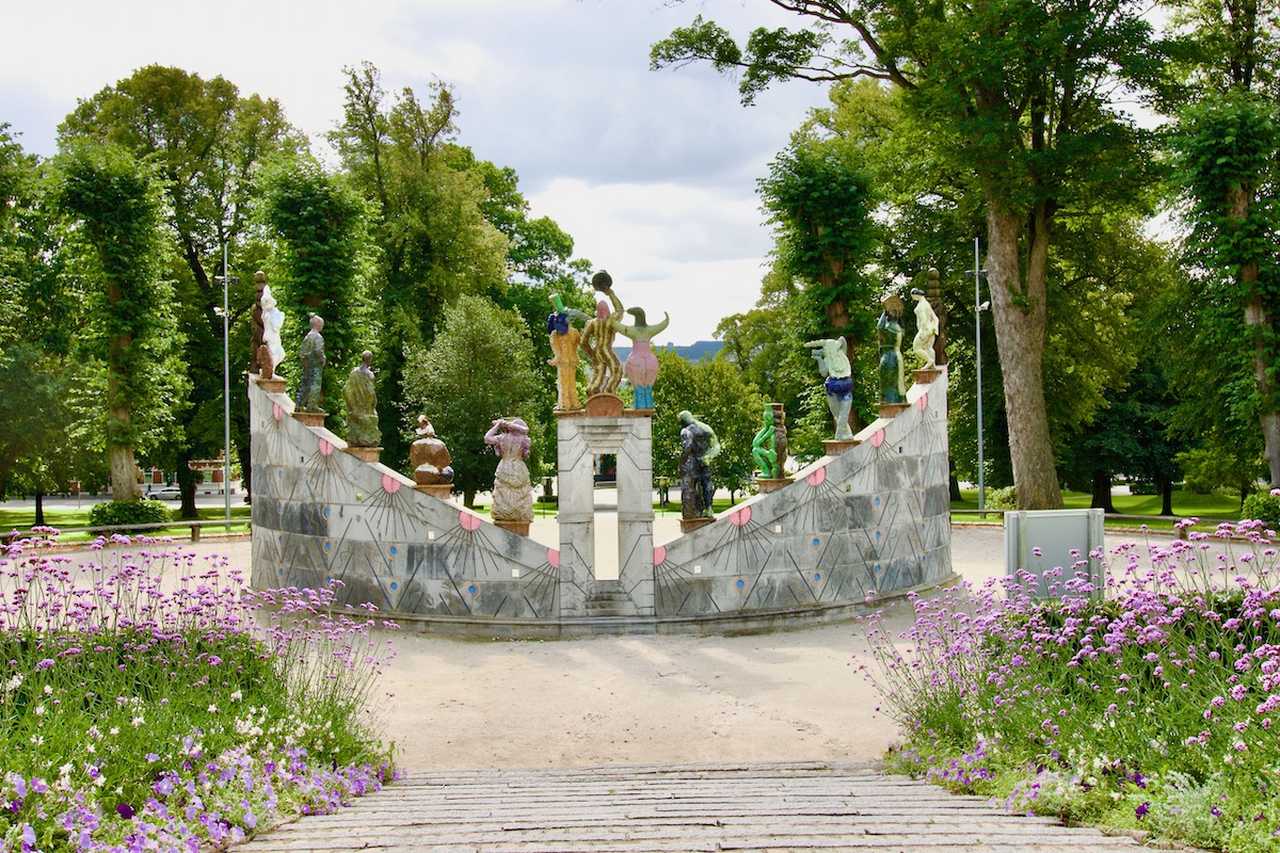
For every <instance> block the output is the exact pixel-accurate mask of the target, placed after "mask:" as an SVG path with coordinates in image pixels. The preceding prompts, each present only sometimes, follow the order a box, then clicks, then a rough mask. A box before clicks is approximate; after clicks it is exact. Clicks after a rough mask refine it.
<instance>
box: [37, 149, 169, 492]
mask: <svg viewBox="0 0 1280 853" xmlns="http://www.w3.org/2000/svg"><path fill="white" fill-rule="evenodd" d="M56 165H57V170H58V171H57V181H58V184H57V188H56V189H55V194H56V195H55V197H56V199H57V204H58V206H59V208H60V209H61V210H62V211H63V212H64V213H65V214H66V216H67V217H69V218H70V219H71V220H73V221H74V223H75V228H74V229H73V231H72V234H73V236H74V238H75V240H76V241H77V245H78V247H79V248H81V249H82V251H81V252H80V262H81V264H82V266H81V267H80V269H79V270H78V273H79V274H80V275H82V276H83V277H84V278H85V280H86V281H87V282H89V283H90V285H91V288H86V289H87V291H88V293H89V297H88V298H89V304H88V311H89V315H90V317H91V323H90V324H89V326H88V327H87V328H86V330H85V334H84V335H83V336H82V338H81V352H82V353H84V354H85V355H86V356H88V357H91V358H95V359H99V360H100V361H101V362H102V364H103V367H104V370H103V371H102V373H101V374H100V376H101V379H102V387H101V388H100V389H99V390H100V391H101V394H102V396H101V400H102V403H103V410H104V411H103V414H104V415H105V421H106V424H105V435H106V449H107V457H108V462H109V464H110V469H111V493H112V497H113V499H115V500H132V499H136V498H138V497H140V496H141V490H140V489H139V487H138V478H137V464H136V462H135V456H136V454H137V453H139V452H145V451H146V450H148V449H150V448H152V447H155V446H157V444H158V443H159V442H160V441H161V440H162V439H163V437H164V434H165V433H166V431H168V430H171V429H175V428H177V427H176V425H175V424H174V421H175V418H176V416H177V415H178V413H180V412H181V409H182V401H183V400H184V399H185V398H186V392H187V391H188V390H189V386H187V385H186V382H185V374H184V372H183V371H182V370H181V366H180V362H179V361H178V360H177V358H176V353H177V352H178V349H179V348H180V347H181V345H182V338H181V336H180V334H179V333H178V332H177V330H176V329H175V327H174V320H173V310H172V300H173V290H172V287H171V286H170V284H169V282H168V281H167V280H165V278H164V277H163V275H164V271H165V257H166V254H165V253H166V246H165V242H164V232H163V227H164V219H163V211H164V199H163V195H162V191H161V188H160V183H159V181H158V180H157V179H156V178H155V176H154V173H153V171H152V169H151V167H149V166H147V165H145V164H143V163H141V162H140V161H138V160H137V159H136V158H135V157H134V156H133V155H132V154H130V153H129V151H127V150H126V149H124V148H121V147H119V146H116V145H111V144H106V145H102V144H95V143H74V144H71V145H69V146H67V150H66V151H64V152H63V153H62V154H60V155H59V156H58V158H57V164H56Z"/></svg>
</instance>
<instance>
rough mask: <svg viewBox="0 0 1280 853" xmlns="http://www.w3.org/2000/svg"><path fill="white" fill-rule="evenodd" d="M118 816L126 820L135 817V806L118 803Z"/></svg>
mask: <svg viewBox="0 0 1280 853" xmlns="http://www.w3.org/2000/svg"><path fill="white" fill-rule="evenodd" d="M116 814H118V815H120V817H122V818H124V819H125V820H129V819H130V818H131V817H133V815H134V811H133V806H131V805H129V804H128V803H116Z"/></svg>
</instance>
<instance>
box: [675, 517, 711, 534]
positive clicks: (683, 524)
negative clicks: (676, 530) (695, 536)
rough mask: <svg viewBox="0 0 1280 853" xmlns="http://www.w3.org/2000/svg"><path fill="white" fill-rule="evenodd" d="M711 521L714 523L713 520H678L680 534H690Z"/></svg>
mask: <svg viewBox="0 0 1280 853" xmlns="http://www.w3.org/2000/svg"><path fill="white" fill-rule="evenodd" d="M713 521H715V519H714V518H682V519H680V532H681V533H692V532H693V531H695V530H697V529H698V528H699V527H706V526H707V525H708V524H710V523H711V522H713Z"/></svg>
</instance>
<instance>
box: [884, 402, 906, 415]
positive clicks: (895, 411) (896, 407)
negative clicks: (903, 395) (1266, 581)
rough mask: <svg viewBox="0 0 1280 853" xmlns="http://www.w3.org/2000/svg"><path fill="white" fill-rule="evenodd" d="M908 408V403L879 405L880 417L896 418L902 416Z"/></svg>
mask: <svg viewBox="0 0 1280 853" xmlns="http://www.w3.org/2000/svg"><path fill="white" fill-rule="evenodd" d="M909 408H911V404H910V403H881V404H880V417H882V418H896V417H897V416H898V415H900V414H902V413H903V412H905V411H906V410H907V409H909Z"/></svg>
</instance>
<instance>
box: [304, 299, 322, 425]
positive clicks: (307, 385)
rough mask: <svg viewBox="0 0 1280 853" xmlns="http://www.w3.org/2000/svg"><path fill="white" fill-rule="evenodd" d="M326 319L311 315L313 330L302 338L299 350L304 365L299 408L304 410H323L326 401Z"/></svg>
mask: <svg viewBox="0 0 1280 853" xmlns="http://www.w3.org/2000/svg"><path fill="white" fill-rule="evenodd" d="M323 328H324V320H323V319H322V318H321V317H320V315H319V314H312V315H311V331H309V332H307V334H306V337H304V338H303V339H302V346H301V348H299V350H298V361H299V362H300V363H301V365H302V376H301V377H300V378H299V380H298V410H299V411H303V412H323V411H324V409H322V408H321V406H322V404H323V403H324V387H323V383H324V363H325V359H324V335H322V334H320V330H321V329H323Z"/></svg>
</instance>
